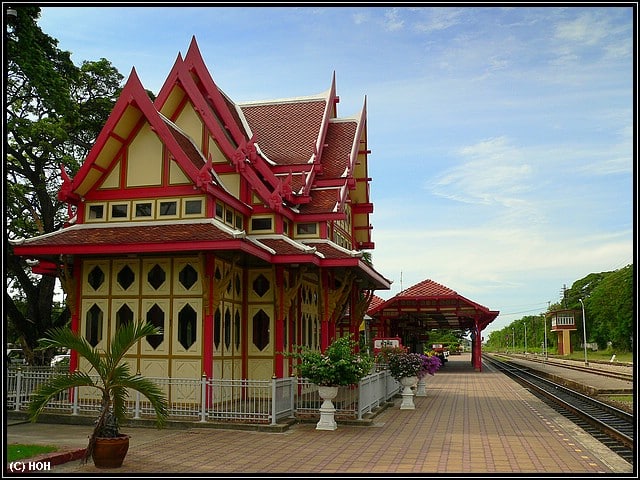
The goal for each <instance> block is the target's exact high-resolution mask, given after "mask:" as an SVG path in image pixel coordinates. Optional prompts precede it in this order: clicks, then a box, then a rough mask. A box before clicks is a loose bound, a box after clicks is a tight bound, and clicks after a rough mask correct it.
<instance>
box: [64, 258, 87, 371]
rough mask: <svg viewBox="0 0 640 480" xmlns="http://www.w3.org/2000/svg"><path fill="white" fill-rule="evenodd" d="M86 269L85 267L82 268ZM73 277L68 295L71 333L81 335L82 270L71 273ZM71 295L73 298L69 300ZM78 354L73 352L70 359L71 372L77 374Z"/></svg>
mask: <svg viewBox="0 0 640 480" xmlns="http://www.w3.org/2000/svg"><path fill="white" fill-rule="evenodd" d="M82 268H84V265H83V266H82ZM71 276H72V287H71V290H73V291H72V292H68V293H67V302H66V303H67V306H69V307H70V310H71V331H73V332H77V333H80V305H82V297H81V295H82V269H80V268H79V269H77V271H72V272H71ZM69 293H71V296H72V297H73V298H69ZM79 363H80V362H79V360H78V353H77V352H76V351H75V350H71V356H70V357H69V371H70V372H75V371H76V370H78V364H79Z"/></svg>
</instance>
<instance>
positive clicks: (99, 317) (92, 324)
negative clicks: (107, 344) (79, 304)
mask: <svg viewBox="0 0 640 480" xmlns="http://www.w3.org/2000/svg"><path fill="white" fill-rule="evenodd" d="M103 317H104V315H103V312H102V309H101V308H100V307H99V306H98V305H96V304H95V303H94V304H93V305H92V306H91V308H90V309H89V310H88V311H87V316H86V319H85V323H86V327H85V328H86V330H85V338H86V339H87V342H89V345H91V346H92V347H95V346H96V345H98V343H100V340H102V325H103Z"/></svg>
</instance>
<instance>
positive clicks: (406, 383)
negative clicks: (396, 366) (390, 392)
mask: <svg viewBox="0 0 640 480" xmlns="http://www.w3.org/2000/svg"><path fill="white" fill-rule="evenodd" d="M417 381H418V377H416V376H415V375H414V376H412V377H402V378H401V379H400V385H402V386H403V387H404V388H403V390H402V403H401V404H400V410H415V408H416V405H415V404H414V403H413V390H411V387H412V386H413V385H415V384H416V382H417Z"/></svg>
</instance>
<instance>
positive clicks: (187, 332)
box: [178, 304, 198, 350]
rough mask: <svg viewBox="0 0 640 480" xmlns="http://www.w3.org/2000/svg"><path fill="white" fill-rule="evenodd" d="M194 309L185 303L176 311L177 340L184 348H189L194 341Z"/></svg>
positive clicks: (195, 316)
mask: <svg viewBox="0 0 640 480" xmlns="http://www.w3.org/2000/svg"><path fill="white" fill-rule="evenodd" d="M197 316H198V315H197V313H196V311H195V310H194V309H193V308H192V307H191V305H189V304H187V305H185V306H184V307H183V308H182V310H180V312H179V313H178V341H179V342H180V345H182V346H183V347H184V349H185V350H189V348H190V347H191V345H193V344H194V343H195V341H196V325H197V322H196V318H197Z"/></svg>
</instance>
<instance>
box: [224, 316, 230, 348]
mask: <svg viewBox="0 0 640 480" xmlns="http://www.w3.org/2000/svg"><path fill="white" fill-rule="evenodd" d="M224 346H225V347H226V348H227V350H228V349H229V347H230V346H231V312H230V311H229V309H228V308H227V309H225V311H224Z"/></svg>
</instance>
